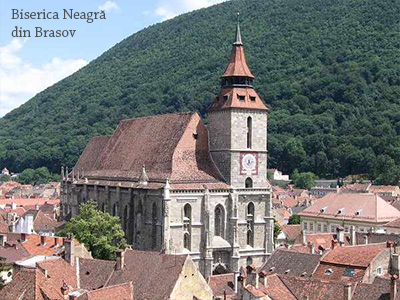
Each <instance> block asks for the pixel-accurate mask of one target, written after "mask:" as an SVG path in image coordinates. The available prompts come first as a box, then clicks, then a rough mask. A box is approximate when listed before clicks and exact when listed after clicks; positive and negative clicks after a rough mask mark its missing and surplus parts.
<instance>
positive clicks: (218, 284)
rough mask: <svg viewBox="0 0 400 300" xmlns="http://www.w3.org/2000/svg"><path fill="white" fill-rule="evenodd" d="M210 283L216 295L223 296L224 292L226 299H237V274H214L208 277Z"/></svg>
mask: <svg viewBox="0 0 400 300" xmlns="http://www.w3.org/2000/svg"><path fill="white" fill-rule="evenodd" d="M208 285H209V286H210V288H211V289H212V291H213V294H214V297H223V296H224V293H225V295H226V296H227V297H226V299H227V300H230V299H235V298H236V293H235V274H234V273H230V274H222V275H213V276H211V277H209V279H208Z"/></svg>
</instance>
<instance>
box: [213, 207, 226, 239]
mask: <svg viewBox="0 0 400 300" xmlns="http://www.w3.org/2000/svg"><path fill="white" fill-rule="evenodd" d="M214 214H215V216H214V228H215V235H216V236H221V237H224V232H225V210H224V208H223V207H222V205H221V204H218V205H217V206H216V207H215V211H214Z"/></svg>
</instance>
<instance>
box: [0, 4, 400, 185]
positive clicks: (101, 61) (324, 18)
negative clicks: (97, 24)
mask: <svg viewBox="0 0 400 300" xmlns="http://www.w3.org/2000/svg"><path fill="white" fill-rule="evenodd" d="M236 11H240V12H241V19H242V21H241V29H242V36H243V40H244V45H245V50H246V56H247V62H248V65H249V66H250V68H251V69H252V72H253V73H254V75H255V76H256V79H255V87H256V89H257V91H258V93H259V94H260V96H261V97H262V98H263V99H264V101H265V102H266V103H267V105H268V106H269V107H270V108H271V114H270V117H269V144H268V148H269V165H270V167H278V168H279V169H282V170H283V171H285V172H289V173H291V172H292V171H293V170H294V169H295V168H297V169H299V170H300V171H313V172H315V173H317V174H318V175H319V176H338V175H341V176H343V175H347V174H368V175H369V176H370V177H371V178H372V177H375V178H377V179H378V180H380V181H381V182H391V181H393V180H394V178H395V177H396V176H399V178H400V167H399V165H400V18H399V15H400V0H385V1H374V0H237V1H235V0H234V1H229V2H224V3H222V4H219V5H215V6H212V7H209V8H207V9H202V10H198V11H195V12H191V13H188V14H184V15H181V16H179V17H177V18H174V19H172V20H169V21H166V22H163V23H160V24H157V25H154V26H150V27H148V28H146V29H144V30H142V31H140V32H138V33H135V34H133V35H131V36H130V37H128V38H126V39H125V40H123V41H122V42H120V43H118V44H117V45H115V46H114V47H112V48H111V49H110V50H108V51H107V52H105V53H104V54H102V55H101V56H100V57H98V58H97V59H95V60H94V61H92V62H91V63H90V64H88V65H87V66H86V67H84V68H82V69H81V70H79V71H78V72H76V73H75V74H73V75H71V76H69V77H68V78H66V79H64V80H62V81H60V82H58V83H57V84H55V85H53V86H52V87H49V88H48V89H46V90H45V91H43V92H41V93H40V94H38V95H36V96H35V97H33V98H32V99H30V100H29V101H28V102H27V103H26V104H24V105H22V106H21V107H19V108H18V109H15V110H13V111H12V112H10V113H9V114H7V115H6V116H5V117H3V118H1V119H0V166H2V165H6V166H7V167H8V168H9V169H11V170H14V171H20V170H23V169H25V168H27V167H32V168H37V167H39V166H47V167H48V168H49V169H50V170H52V171H53V172H58V170H59V169H60V166H61V165H62V164H64V165H68V166H70V167H71V166H73V165H74V163H75V161H76V160H77V158H78V156H79V154H80V153H81V151H82V150H83V149H84V147H85V145H86V142H87V141H88V139H89V138H90V137H91V136H94V135H103V134H109V133H111V132H112V131H113V130H114V129H115V128H116V126H117V124H118V122H119V121H120V120H121V119H125V118H132V117H139V116H146V115H152V114H163V113H169V112H175V111H187V110H197V111H199V112H200V113H201V114H202V115H203V116H204V117H207V116H206V109H207V107H208V105H209V104H210V103H211V101H212V100H213V98H214V97H215V96H216V95H217V93H218V91H219V76H220V75H222V73H223V71H224V68H225V66H226V65H227V63H228V60H229V55H230V49H231V43H232V41H233V39H234V32H235V12H236ZM116 30H118V29H117V28H116ZM206 120H207V119H206Z"/></svg>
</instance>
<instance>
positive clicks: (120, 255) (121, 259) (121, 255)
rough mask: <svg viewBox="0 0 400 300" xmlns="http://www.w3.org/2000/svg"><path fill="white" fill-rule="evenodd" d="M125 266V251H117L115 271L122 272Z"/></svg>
mask: <svg viewBox="0 0 400 300" xmlns="http://www.w3.org/2000/svg"><path fill="white" fill-rule="evenodd" d="M124 265H125V250H122V249H118V250H117V265H116V270H122V269H123V268H124Z"/></svg>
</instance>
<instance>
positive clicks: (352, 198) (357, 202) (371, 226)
mask: <svg viewBox="0 0 400 300" xmlns="http://www.w3.org/2000/svg"><path fill="white" fill-rule="evenodd" d="M299 216H300V219H301V225H302V229H303V230H304V231H305V232H306V233H327V232H331V233H335V232H336V229H337V228H338V227H340V226H341V227H343V228H344V230H345V232H346V233H348V232H350V227H351V226H355V229H356V231H359V232H366V231H371V230H372V231H374V232H383V231H384V225H385V224H387V223H388V222H390V221H393V220H396V219H398V218H399V217H400V211H398V210H397V209H396V208H394V207H393V206H391V205H390V204H389V203H387V202H386V201H385V200H383V199H382V198H381V197H379V196H378V195H374V194H362V193H340V194H328V195H326V196H325V197H323V198H321V199H319V200H318V201H316V202H315V203H314V204H313V205H311V206H310V207H308V208H307V209H305V210H303V211H302V212H300V213H299Z"/></svg>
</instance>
